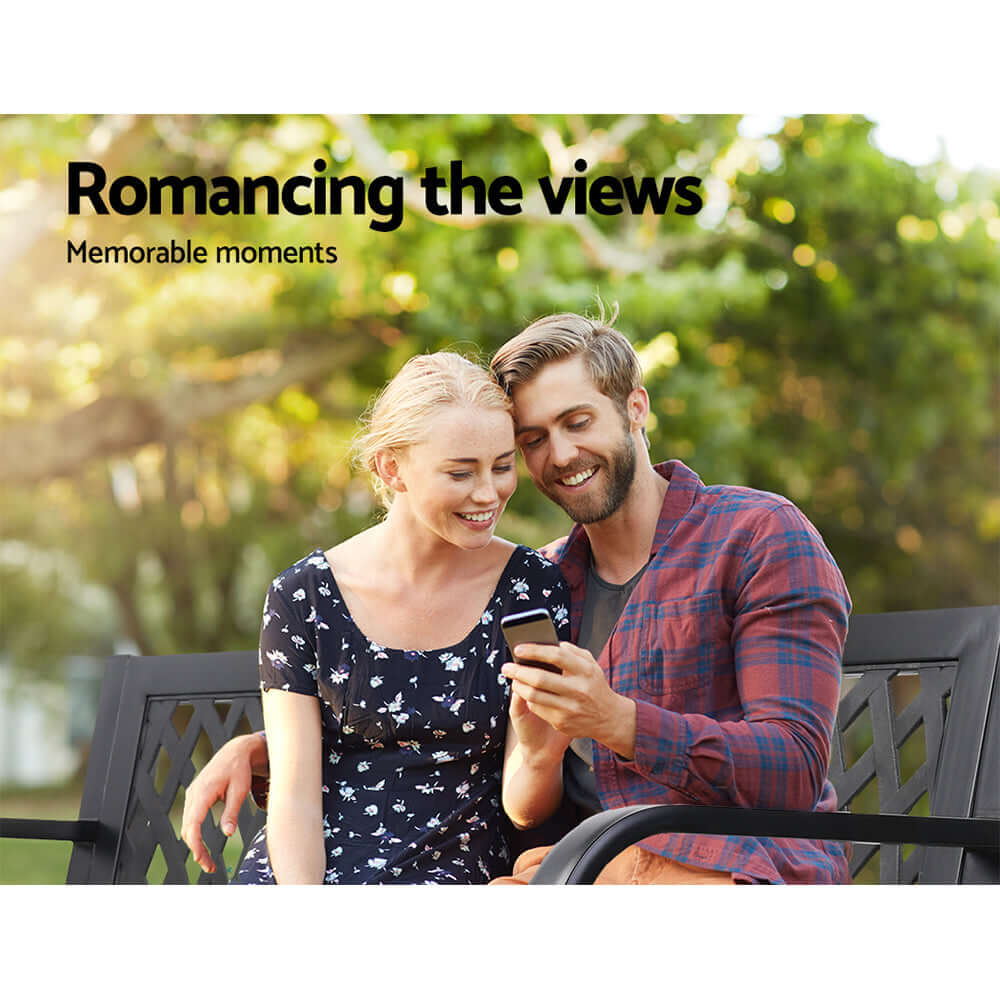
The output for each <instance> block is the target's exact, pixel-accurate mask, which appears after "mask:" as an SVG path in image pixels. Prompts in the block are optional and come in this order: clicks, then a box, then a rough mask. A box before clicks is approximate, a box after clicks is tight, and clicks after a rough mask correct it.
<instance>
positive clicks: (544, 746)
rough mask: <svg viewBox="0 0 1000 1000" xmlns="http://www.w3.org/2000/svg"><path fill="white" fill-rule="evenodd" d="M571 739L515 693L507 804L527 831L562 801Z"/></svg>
mask: <svg viewBox="0 0 1000 1000" xmlns="http://www.w3.org/2000/svg"><path fill="white" fill-rule="evenodd" d="M569 742H570V741H569V738H568V737H567V736H565V735H563V734H562V733H560V732H559V730H558V729H555V728H554V727H552V726H550V725H549V724H548V723H547V722H546V721H545V720H544V719H543V718H541V717H540V716H538V715H536V714H535V713H534V712H532V711H531V708H530V706H529V705H528V703H527V702H526V701H525V700H524V699H523V698H522V697H521V696H520V695H519V694H518V693H517V692H516V691H512V692H511V697H510V712H509V716H508V721H507V742H506V746H505V748H504V764H503V807H504V811H505V812H506V813H507V815H508V817H509V818H510V820H511V822H512V823H513V824H514V826H516V827H518V828H520V829H522V830H524V829H528V828H529V827H533V826H538V824H539V823H541V822H543V821H544V820H546V819H548V818H549V816H551V815H552V814H553V813H554V812H555V811H556V809H557V808H558V807H559V803H560V802H561V801H562V760H563V754H564V753H565V752H566V748H567V747H568V746H569Z"/></svg>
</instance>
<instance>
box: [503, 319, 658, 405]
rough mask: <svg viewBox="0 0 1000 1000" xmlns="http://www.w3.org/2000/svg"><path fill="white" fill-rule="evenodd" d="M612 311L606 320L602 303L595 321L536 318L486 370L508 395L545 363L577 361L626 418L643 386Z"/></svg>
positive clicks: (632, 354)
mask: <svg viewBox="0 0 1000 1000" xmlns="http://www.w3.org/2000/svg"><path fill="white" fill-rule="evenodd" d="M612 308H613V312H612V314H611V316H610V317H609V318H608V319H607V320H605V318H604V305H603V303H601V314H600V316H599V317H597V318H594V319H591V318H589V317H587V316H578V315H577V314H576V313H557V314H556V315H554V316H543V317H542V318H541V319H536V320H535V322H534V323H532V324H531V326H529V327H528V328H527V329H525V330H522V331H521V332H520V333H519V334H518V335H517V336H516V337H513V338H511V339H510V340H508V341H507V343H506V344H504V345H503V347H501V348H500V350H498V351H497V352H496V354H494V355H493V360H492V361H491V362H490V370H491V371H492V372H493V376H494V378H496V380H497V381H498V382H499V383H500V385H501V386H503V389H504V391H505V392H506V393H507V394H508V395H510V394H511V393H512V392H513V391H514V389H515V388H517V386H519V385H523V384H524V383H525V382H530V381H531V380H532V379H533V378H534V377H535V376H536V375H537V374H538V373H539V371H540V370H541V369H542V368H544V367H545V366H546V365H547V364H550V363H551V362H553V361H564V360H566V359H567V358H575V357H580V358H583V360H584V362H585V364H586V365H587V369H588V370H589V372H590V377H591V379H593V382H594V385H595V386H596V387H597V389H598V391H599V392H601V393H602V394H603V395H605V396H607V397H608V398H609V399H610V400H612V402H614V404H615V406H617V407H618V409H619V410H620V411H621V413H622V414H625V413H626V401H627V400H628V397H629V395H630V394H631V392H632V391H633V390H634V389H638V388H640V387H641V386H642V367H641V366H640V364H639V358H638V357H637V356H636V353H635V348H633V347H632V345H631V344H630V343H629V341H628V340H627V339H626V337H625V336H624V335H623V334H621V333H619V332H618V331H617V330H616V329H614V327H612V325H611V324H612V323H614V321H615V320H616V319H617V317H618V305H617V303H615V305H614V306H613V307H612Z"/></svg>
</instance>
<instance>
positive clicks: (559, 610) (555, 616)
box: [552, 604, 569, 625]
mask: <svg viewBox="0 0 1000 1000" xmlns="http://www.w3.org/2000/svg"><path fill="white" fill-rule="evenodd" d="M552 620H553V621H554V622H555V623H556V625H563V624H565V623H566V622H567V621H569V612H568V611H567V610H566V607H565V605H562V604H560V605H558V606H557V607H555V608H553V609H552Z"/></svg>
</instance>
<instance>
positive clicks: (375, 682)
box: [368, 674, 382, 688]
mask: <svg viewBox="0 0 1000 1000" xmlns="http://www.w3.org/2000/svg"><path fill="white" fill-rule="evenodd" d="M368 683H369V684H370V685H371V686H372V687H373V688H377V687H381V686H382V678H381V677H379V676H378V675H377V674H376V675H375V676H374V677H372V678H371V680H370V681H368Z"/></svg>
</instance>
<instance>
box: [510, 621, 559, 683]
mask: <svg viewBox="0 0 1000 1000" xmlns="http://www.w3.org/2000/svg"><path fill="white" fill-rule="evenodd" d="M500 628H501V629H502V630H503V637H504V638H505V639H506V640H507V645H508V646H509V647H510V655H511V656H512V657H514V662H515V663H523V664H524V665H525V666H526V667H540V668H541V669H542V670H548V671H550V672H551V673H554V674H561V673H562V671H561V670H560V669H559V668H558V667H554V666H552V664H551V663H541V662H540V661H539V660H522V659H518V658H517V657H516V656H514V647H515V646H517V644H518V643H521V642H535V643H538V644H539V645H542V646H558V645H559V636H558V635H557V634H556V627H555V625H553V624H552V618H551V617H550V616H549V613H548V611H546V610H545V608H531V610H529V611H518V612H517V613H516V614H513V615H505V616H504V617H503V618H501V619H500Z"/></svg>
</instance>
